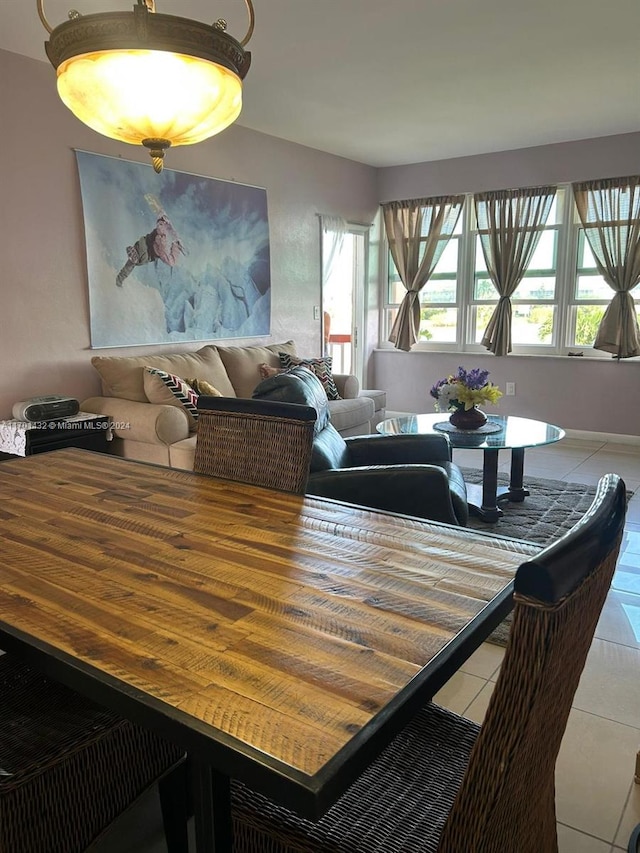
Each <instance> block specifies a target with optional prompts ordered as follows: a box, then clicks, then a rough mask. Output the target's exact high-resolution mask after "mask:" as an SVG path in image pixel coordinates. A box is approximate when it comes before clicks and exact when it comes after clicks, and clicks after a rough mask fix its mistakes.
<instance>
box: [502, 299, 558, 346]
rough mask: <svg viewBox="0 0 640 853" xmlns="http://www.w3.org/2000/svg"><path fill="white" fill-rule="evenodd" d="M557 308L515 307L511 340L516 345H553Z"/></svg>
mask: <svg viewBox="0 0 640 853" xmlns="http://www.w3.org/2000/svg"><path fill="white" fill-rule="evenodd" d="M554 318H555V306H553V305H520V304H518V305H514V306H513V319H512V322H511V340H512V342H513V343H514V344H529V345H531V344H551V342H552V336H553V322H554Z"/></svg>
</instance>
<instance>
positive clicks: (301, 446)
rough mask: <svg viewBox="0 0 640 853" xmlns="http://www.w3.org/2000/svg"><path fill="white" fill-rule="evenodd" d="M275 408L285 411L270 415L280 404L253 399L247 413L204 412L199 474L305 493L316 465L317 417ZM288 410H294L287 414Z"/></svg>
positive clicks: (198, 452) (200, 423) (197, 456)
mask: <svg viewBox="0 0 640 853" xmlns="http://www.w3.org/2000/svg"><path fill="white" fill-rule="evenodd" d="M238 402H239V401H238ZM245 404H247V405H245ZM252 404H253V410H251V406H252ZM275 407H276V408H280V409H282V412H279V413H277V414H275V413H273V412H272V411H270V409H273V408H274V404H265V403H261V402H260V401H250V400H246V401H243V408H244V411H217V410H215V409H202V410H201V411H200V413H199V417H198V435H197V439H196V453H195V461H194V471H196V472H198V473H201V474H208V475H209V476H212V477H223V478H225V479H228V480H236V481H238V482H241V483H249V484H250V485H254V486H265V487H266V488H270V489H279V490H280V491H283V492H293V493H295V494H304V492H305V489H306V486H307V480H308V478H309V469H310V465H311V452H312V447H313V429H314V424H315V417H314V415H315V413H314V412H313V410H311V409H308V408H307V407H306V406H297V405H294V404H284V403H282V404H278V405H277V406H275ZM285 409H289V410H290V411H289V412H288V413H286V414H285V413H284V410H285Z"/></svg>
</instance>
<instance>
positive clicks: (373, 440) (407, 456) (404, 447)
mask: <svg viewBox="0 0 640 853" xmlns="http://www.w3.org/2000/svg"><path fill="white" fill-rule="evenodd" d="M345 442H346V444H347V449H348V452H349V456H350V457H351V460H352V462H353V464H354V465H398V464H404V465H411V464H421V465H429V464H431V463H436V464H439V463H442V462H450V461H451V444H450V442H449V439H448V437H447V436H446V435H444V434H441V435H438V434H437V433H434V434H433V435H409V434H407V435H367V436H353V437H352V438H345Z"/></svg>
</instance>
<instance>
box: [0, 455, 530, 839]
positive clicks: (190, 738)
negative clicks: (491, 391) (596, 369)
mask: <svg viewBox="0 0 640 853" xmlns="http://www.w3.org/2000/svg"><path fill="white" fill-rule="evenodd" d="M538 551H539V547H538V546H535V545H531V544H527V543H523V542H520V541H517V540H513V539H505V538H501V537H499V536H495V535H488V534H484V533H475V532H471V531H469V530H466V529H462V528H456V527H451V526H448V525H442V524H434V523H429V522H425V521H422V520H418V519H414V518H409V517H406V516H399V515H393V514H390V513H384V512H380V511H376V510H369V509H364V508H361V507H354V506H350V505H347V504H342V503H339V502H336V501H330V500H325V499H319V498H312V497H306V496H301V495H293V494H289V493H285V492H279V491H274V490H268V489H264V488H258V487H255V486H249V485H246V484H243V483H237V482H233V481H229V480H221V479H215V478H212V477H207V476H203V475H199V474H194V473H191V472H187V471H181V470H175V469H169V468H163V467H159V466H155V465H149V464H144V463H139V462H132V461H129V460H124V459H120V458H117V457H115V456H109V455H105V454H98V453H93V452H90V451H85V450H78V449H64V450H57V451H54V452H51V453H46V454H41V455H38V456H31V457H27V458H25V459H16V460H12V461H9V462H4V463H0V648H2V649H4V650H5V651H8V652H12V653H16V654H19V655H21V656H22V657H23V658H24V659H25V660H26V661H28V662H29V663H31V664H32V665H35V666H38V667H39V668H40V669H42V670H43V671H44V672H45V673H46V674H47V675H49V676H50V677H52V678H54V679H57V680H58V681H60V682H63V683H64V684H66V685H67V686H69V687H71V688H73V689H75V690H77V691H78V692H80V693H83V694H85V695H86V696H88V697H89V698H91V699H93V700H94V701H97V702H99V703H101V704H103V705H104V706H107V707H109V708H111V709H112V710H114V711H116V712H118V713H120V714H121V715H123V716H125V717H127V718H129V719H131V720H132V721H134V722H136V723H138V724H141V725H144V726H146V727H148V728H149V729H152V730H154V731H156V732H157V733H159V734H161V735H163V736H165V737H167V738H168V739H171V740H172V741H174V742H176V743H178V744H179V745H181V746H182V747H183V748H184V749H185V751H186V752H187V753H188V754H189V756H190V757H191V759H192V762H193V767H194V774H193V784H194V786H195V790H194V798H195V811H196V846H197V849H198V851H206V853H211V851H212V850H214V849H215V850H216V851H220V850H229V849H231V835H232V826H231V807H230V803H231V786H230V779H232V778H237V779H239V780H242V781H244V782H245V783H246V784H248V785H250V786H252V787H254V788H255V789H257V790H259V791H261V792H263V793H265V794H267V795H269V796H270V797H272V798H273V799H275V800H278V801H279V802H281V803H283V804H284V805H286V806H288V807H289V808H291V809H293V810H295V811H297V812H298V813H299V814H301V815H303V816H305V817H308V818H311V819H313V818H317V817H319V816H320V815H322V814H323V813H324V812H325V811H326V810H327V809H328V808H329V807H330V806H331V804H332V803H333V802H335V801H336V799H337V798H338V797H339V796H340V795H341V794H342V793H343V792H344V791H345V790H346V788H347V787H348V786H349V785H350V784H351V783H352V782H353V781H354V780H355V779H356V778H357V777H358V775H359V774H360V773H361V772H362V770H363V769H364V768H365V767H366V766H367V765H368V764H369V763H370V762H371V761H372V760H373V759H374V758H375V757H376V756H377V755H378V754H379V752H380V751H381V750H382V749H383V748H384V746H385V745H386V744H387V743H388V742H389V741H390V740H391V739H392V738H393V736H394V735H395V734H396V733H397V732H398V731H399V730H400V729H401V728H402V727H403V726H404V725H405V724H406V722H407V721H408V720H409V719H410V718H411V716H412V715H413V714H414V713H415V712H416V711H417V709H418V708H419V707H420V706H421V705H422V704H424V703H425V702H427V701H428V700H429V699H430V698H431V697H432V696H433V695H434V694H435V693H436V692H437V691H438V690H439V689H440V688H441V687H442V685H443V684H444V683H445V682H446V681H447V680H448V679H449V678H450V677H451V675H452V674H453V673H455V672H456V671H457V670H458V669H459V667H460V666H461V664H462V663H463V662H464V661H465V660H466V658H467V657H469V655H470V654H471V653H472V652H473V651H474V649H476V648H477V647H478V645H479V644H480V643H481V642H482V641H483V640H484V639H485V638H486V637H487V635H488V634H489V633H490V631H491V630H492V629H493V628H494V627H495V626H496V625H497V624H498V623H499V622H500V621H501V620H502V619H503V618H504V616H505V615H506V614H507V613H508V611H509V609H510V607H511V593H512V579H513V576H514V573H515V570H516V568H517V566H518V565H519V564H520V563H521V562H523V561H525V560H526V559H528V558H529V557H530V556H532V555H533V554H536V553H537V552H538ZM1 701H2V699H1V697H0V702H1ZM124 772H126V770H125V771H124Z"/></svg>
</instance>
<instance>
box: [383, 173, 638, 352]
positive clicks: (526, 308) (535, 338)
mask: <svg viewBox="0 0 640 853" xmlns="http://www.w3.org/2000/svg"><path fill="white" fill-rule="evenodd" d="M388 259H389V260H388V287H387V302H386V310H385V320H386V331H387V335H385V338H386V337H388V331H389V330H390V329H391V326H392V324H393V321H394V319H395V316H396V314H397V311H398V308H399V306H400V303H401V301H402V298H403V297H404V294H405V292H406V291H405V288H404V285H403V284H402V282H401V281H400V278H399V276H398V272H397V270H396V268H395V264H394V262H393V259H392V257H391V253H390V252H389V253H388ZM636 290H637V291H638V292H637V293H636V291H635V290H634V291H633V296H634V297H635V298H636V304H637V300H638V298H640V286H639V287H638V288H636ZM612 296H613V290H612V289H611V288H610V287H609V286H608V285H607V283H606V282H605V280H604V279H603V278H602V276H601V275H600V274H599V273H598V270H597V267H596V263H595V259H594V257H593V254H592V252H591V249H590V247H589V244H588V242H587V241H586V240H585V237H584V231H583V229H582V227H581V226H580V224H579V220H578V217H577V212H576V210H575V205H574V201H573V194H572V192H571V187H570V186H568V185H567V186H562V187H559V188H558V191H557V193H556V197H555V200H554V203H553V206H552V208H551V211H550V214H549V218H548V220H547V223H546V226H545V227H544V229H543V230H542V233H541V235H540V238H539V242H538V244H537V247H536V250H535V252H534V254H533V257H532V259H531V263H530V264H529V267H528V269H527V271H526V273H525V276H524V278H523V280H522V281H521V282H520V284H519V285H518V288H517V289H516V291H515V293H514V295H513V296H512V297H511V304H512V340H513V349H514V352H524V353H527V352H530V353H536V352H537V353H540V354H543V353H545V352H547V353H549V354H551V353H555V352H566V351H567V350H568V349H581V350H589V349H590V348H591V347H592V346H593V343H594V341H595V337H596V333H597V330H598V326H599V324H600V320H601V319H602V317H603V315H604V312H605V310H606V308H607V305H608V304H609V302H610V300H611V298H612ZM497 302H498V292H497V290H496V288H495V286H494V285H493V283H492V281H491V278H490V276H489V273H488V272H487V267H486V264H485V259H484V255H483V252H482V246H481V242H480V237H479V235H478V231H477V226H476V223H475V216H474V211H473V197H472V196H471V195H469V196H468V197H467V198H466V200H465V205H464V208H463V212H462V213H461V215H460V219H459V220H458V223H457V226H456V229H455V232H454V234H453V236H452V237H451V239H450V240H449V241H448V243H447V245H446V247H445V249H444V251H443V252H442V255H441V257H440V260H439V262H438V264H437V266H436V268H435V270H434V273H433V275H432V276H431V278H430V279H429V281H428V282H427V284H426V285H425V287H424V288H423V289H422V291H421V292H420V305H421V311H420V330H419V344H423V345H425V346H426V347H427V348H430V347H434V348H440V349H441V348H451V349H468V350H473V349H478V348H481V341H482V336H483V334H484V331H485V329H486V327H487V324H488V323H489V320H490V319H491V315H492V313H493V311H494V309H495V306H496V305H497ZM594 352H595V351H594Z"/></svg>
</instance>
